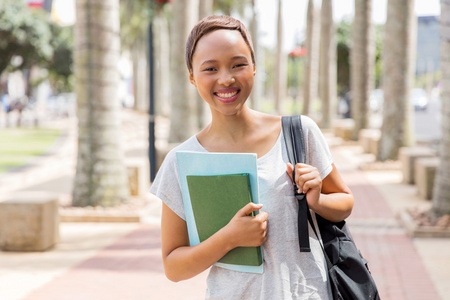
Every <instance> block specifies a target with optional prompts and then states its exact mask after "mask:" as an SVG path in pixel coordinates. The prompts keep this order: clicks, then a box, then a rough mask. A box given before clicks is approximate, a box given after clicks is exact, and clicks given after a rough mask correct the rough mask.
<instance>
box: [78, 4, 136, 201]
mask: <svg viewBox="0 0 450 300" xmlns="http://www.w3.org/2000/svg"><path fill="white" fill-rule="evenodd" d="M76 12H77V22H76V25H75V76H76V92H77V101H78V111H77V113H78V159H77V168H76V175H75V182H74V189H73V200H72V204H73V205H74V206H87V205H91V206H95V205H102V206H112V205H116V204H119V203H121V202H123V201H125V200H126V199H127V197H128V188H127V176H126V170H125V167H124V164H123V151H122V148H121V142H122V139H121V134H120V125H121V124H120V123H121V122H120V100H119V98H118V93H117V87H118V83H119V70H118V68H117V62H118V60H119V55H120V38H119V27H120V25H119V1H118V0H105V1H94V0H78V1H77V4H76Z"/></svg>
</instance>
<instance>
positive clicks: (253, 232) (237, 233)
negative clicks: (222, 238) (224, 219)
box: [223, 202, 269, 248]
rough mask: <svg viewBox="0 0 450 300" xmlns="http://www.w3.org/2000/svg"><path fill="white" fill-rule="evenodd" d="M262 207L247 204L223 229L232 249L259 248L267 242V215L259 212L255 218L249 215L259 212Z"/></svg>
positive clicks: (260, 205)
mask: <svg viewBox="0 0 450 300" xmlns="http://www.w3.org/2000/svg"><path fill="white" fill-rule="evenodd" d="M262 206H263V205H262V204H255V203H253V202H250V203H248V204H247V205H245V206H244V207H243V208H241V209H240V210H239V211H238V212H237V213H236V214H235V215H234V217H233V218H232V219H231V220H230V222H229V223H228V224H227V225H226V226H225V227H224V228H223V230H224V231H225V232H226V234H227V236H228V238H229V241H230V242H231V246H232V248H235V247H256V246H261V245H262V244H264V242H265V241H266V240H267V230H268V219H267V218H268V217H269V214H268V213H267V212H265V211H260V212H259V213H258V214H257V215H256V216H251V215H250V214H251V213H252V212H254V211H257V210H260V209H261V208H262Z"/></svg>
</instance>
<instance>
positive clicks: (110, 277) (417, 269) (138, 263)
mask: <svg viewBox="0 0 450 300" xmlns="http://www.w3.org/2000/svg"><path fill="white" fill-rule="evenodd" d="M131 119H133V120H134V123H132V124H134V125H132V124H131V125H130V124H128V125H127V126H136V127H138V128H139V130H141V131H142V130H143V129H142V128H141V127H142V126H146V124H147V123H146V119H145V117H143V116H137V117H135V118H134V117H133V118H131ZM144 129H145V127H144ZM139 130H138V131H139ZM139 137H140V135H136V136H135V138H139ZM136 143H137V144H139V142H136ZM333 144H334V143H333ZM62 149H63V148H62ZM138 152H139V151H137V152H136V153H138ZM332 152H333V157H334V159H335V162H336V165H337V166H338V169H339V170H340V172H341V174H342V176H343V178H344V180H345V181H346V182H347V183H348V184H349V185H350V187H351V189H352V191H353V192H354V194H355V197H356V203H355V208H354V211H353V213H352V216H351V217H350V218H349V220H348V223H349V226H350V229H351V231H352V234H353V236H354V239H355V241H356V244H357V246H358V247H359V248H360V250H361V252H362V253H363V255H364V256H365V257H366V258H367V259H368V260H369V265H370V268H371V271H372V274H373V276H374V278H375V280H376V282H377V284H378V288H379V290H380V294H381V299H383V300H386V299H391V300H402V299H405V300H411V299H418V300H422V299H423V300H428V299H443V300H447V299H450V289H449V286H450V285H449V280H450V251H448V249H450V239H436V238H428V239H426V238H420V239H418V238H416V239H411V238H410V237H409V236H407V234H406V233H405V231H404V230H403V228H402V227H401V226H400V225H399V224H398V222H397V220H396V217H395V216H396V213H397V212H398V211H400V210H402V209H404V208H405V207H408V206H414V205H429V203H427V202H425V201H423V200H421V199H419V198H418V197H417V196H416V193H415V190H414V187H411V186H407V185H402V184H400V181H401V174H399V171H396V170H393V171H386V170H383V171H364V172H363V171H361V170H360V169H359V168H358V163H359V159H364V155H363V154H361V150H360V148H359V147H358V146H355V145H342V144H339V143H338V144H336V145H335V146H332ZM130 153H131V152H130ZM30 171H31V170H30ZM51 174H53V173H51ZM66 175H67V176H69V179H70V176H73V174H72V175H71V173H70V172H68V174H65V176H66ZM17 176H19V175H17ZM23 176H26V175H25V174H23ZM51 177H52V178H51V180H55V178H54V177H53V176H51ZM17 178H19V177H17ZM62 182H66V184H69V182H70V180H68V179H67V180H62ZM0 183H1V181H0ZM61 184H62V183H61ZM40 186H41V188H42V186H46V187H48V188H50V187H51V186H54V185H52V184H46V183H45V182H41V183H40ZM24 188H28V189H30V186H28V187H24ZM59 188H61V186H59ZM67 188H69V187H67ZM10 190H11V191H13V189H12V188H11V189H10ZM0 201H1V200H0ZM154 201H155V202H154V207H155V208H157V209H155V210H154V211H153V212H152V213H151V214H152V216H150V218H149V220H153V221H151V222H149V223H146V224H129V223H120V224H114V223H62V224H61V242H60V243H59V244H58V245H57V246H56V247H55V248H54V249H52V250H50V251H47V252H43V253H14V252H12V253H11V252H0V299H2V300H3V299H5V300H16V299H26V300H39V299H45V300H53V299H54V300H61V299H63V300H64V299H68V300H69V299H96V300H101V299H108V300H109V299H112V300H113V299H164V300H165V299H169V300H170V299H202V298H203V297H204V293H205V288H206V284H205V279H206V275H207V274H206V272H204V273H202V274H201V275H199V276H197V277H195V278H194V279H191V280H187V281H184V282H180V283H173V282H170V281H169V280H167V279H166V278H165V276H164V272H163V267H162V263H161V258H160V256H161V253H160V228H159V223H158V222H157V220H158V218H159V214H160V210H159V207H160V203H159V202H157V201H158V200H156V199H154Z"/></svg>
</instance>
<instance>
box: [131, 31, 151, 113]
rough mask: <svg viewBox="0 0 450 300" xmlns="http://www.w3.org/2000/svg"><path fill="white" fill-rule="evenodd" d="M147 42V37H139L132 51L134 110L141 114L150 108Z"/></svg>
mask: <svg viewBox="0 0 450 300" xmlns="http://www.w3.org/2000/svg"><path fill="white" fill-rule="evenodd" d="M147 41H148V39H147V38H146V37H145V35H142V36H140V37H138V38H137V39H136V41H135V42H134V45H133V49H132V61H133V91H134V109H136V110H138V111H141V112H146V111H148V106H149V85H148V82H149V79H148V78H149V73H148V60H147V53H146V52H147V47H146V44H147Z"/></svg>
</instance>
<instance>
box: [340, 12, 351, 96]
mask: <svg viewBox="0 0 450 300" xmlns="http://www.w3.org/2000/svg"><path fill="white" fill-rule="evenodd" d="M351 28H352V23H351V22H349V21H347V20H342V21H341V22H339V24H338V25H337V29H336V48H337V49H336V52H337V54H336V55H337V59H336V60H337V85H338V87H337V89H338V91H337V92H338V95H340V96H343V95H344V94H345V93H346V92H348V91H349V90H350V48H351Z"/></svg>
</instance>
